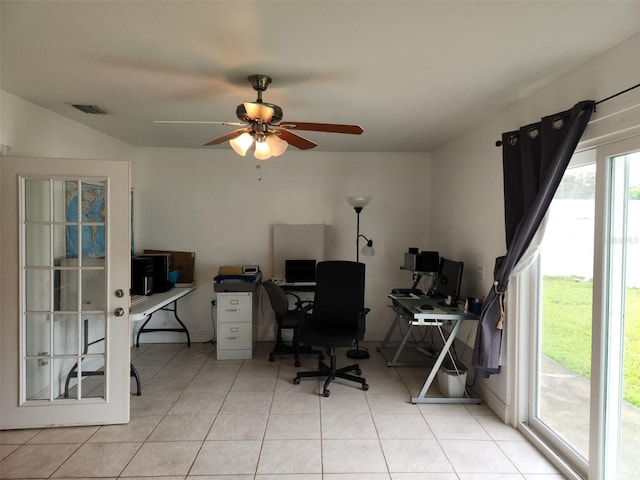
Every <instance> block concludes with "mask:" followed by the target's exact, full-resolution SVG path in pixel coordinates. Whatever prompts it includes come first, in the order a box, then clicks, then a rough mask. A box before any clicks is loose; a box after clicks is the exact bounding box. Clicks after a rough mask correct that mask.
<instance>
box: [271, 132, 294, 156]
mask: <svg viewBox="0 0 640 480" xmlns="http://www.w3.org/2000/svg"><path fill="white" fill-rule="evenodd" d="M267 144H268V145H269V147H270V148H271V153H272V154H273V156H274V157H279V156H280V155H282V154H283V153H284V152H285V150H286V149H287V147H288V146H289V144H288V143H287V142H285V141H284V140H282V139H281V138H280V136H279V135H276V134H275V133H272V134H270V135H269V136H267Z"/></svg>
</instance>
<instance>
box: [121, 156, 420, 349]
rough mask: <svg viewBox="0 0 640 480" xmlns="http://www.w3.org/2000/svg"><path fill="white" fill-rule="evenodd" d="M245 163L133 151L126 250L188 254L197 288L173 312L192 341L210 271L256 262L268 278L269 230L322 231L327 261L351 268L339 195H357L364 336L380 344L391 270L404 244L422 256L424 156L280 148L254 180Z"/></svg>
mask: <svg viewBox="0 0 640 480" xmlns="http://www.w3.org/2000/svg"><path fill="white" fill-rule="evenodd" d="M255 162H256V160H255V159H254V158H253V157H252V156H247V157H246V158H242V157H239V156H238V155H236V154H235V153H234V152H233V151H232V150H230V149H215V150H213V149H212V150H205V149H161V148H139V149H137V151H136V156H135V159H134V161H133V163H132V178H133V188H134V231H135V249H136V251H137V252H141V251H142V250H143V249H145V248H148V249H170V250H179V251H194V252H196V261H195V265H196V267H195V277H196V278H195V280H196V281H197V282H198V285H199V287H198V290H197V291H196V292H194V293H193V294H191V295H189V297H187V298H185V300H184V302H182V304H181V306H180V309H181V313H180V315H181V318H183V319H185V320H186V322H187V323H188V326H189V328H190V331H191V333H192V335H193V337H194V338H196V339H198V340H205V341H206V340H208V339H210V338H211V336H212V333H213V329H212V322H211V315H210V313H211V312H210V308H211V300H212V299H213V298H214V292H213V277H214V276H215V275H216V274H217V272H218V267H219V266H220V265H248V264H258V265H260V267H261V269H262V271H263V274H264V276H265V277H267V278H268V277H269V276H271V275H272V274H273V265H272V262H273V260H272V225H273V224H276V223H286V224H314V223H324V224H329V225H332V226H333V239H334V245H333V253H334V258H336V259H347V260H355V255H356V248H355V240H356V214H355V212H354V210H353V208H352V207H351V206H350V205H349V204H348V203H347V200H346V198H345V197H346V196H347V195H364V194H366V195H371V196H372V200H371V202H370V203H369V205H367V206H366V207H365V208H364V209H363V211H362V213H361V216H360V232H361V233H362V234H364V235H366V236H367V237H370V238H372V239H373V241H374V247H375V249H376V255H375V256H374V257H363V256H360V261H362V262H364V263H365V264H366V265H367V285H366V298H367V306H369V307H370V308H371V310H372V311H371V313H370V314H369V317H368V320H367V336H366V338H367V340H382V338H383V337H384V335H385V334H386V331H387V329H388V328H389V325H390V323H391V321H392V320H393V315H392V313H391V311H390V310H389V309H388V308H387V298H386V294H387V293H388V292H389V291H390V289H391V288H393V287H399V286H400V287H403V286H411V282H412V279H411V275H410V274H409V273H408V272H403V271H400V265H401V264H402V260H403V253H404V252H405V251H407V248H408V247H410V246H416V247H419V248H422V249H430V248H431V246H430V245H429V242H428V240H429V236H430V232H431V228H430V227H429V225H430V222H429V211H430V205H429V201H428V185H429V184H430V156H429V155H428V154H398V153H374V154H371V153H366V154H365V153H356V154H354V153H349V154H347V153H318V152H313V151H307V152H299V151H296V150H295V149H290V150H288V151H287V153H286V154H285V155H283V156H282V157H279V158H271V159H269V160H267V161H265V162H263V167H262V169H261V172H260V175H262V181H258V180H257V176H258V171H257V170H256V168H255ZM361 246H362V243H361ZM154 321H157V322H161V321H163V318H162V317H159V319H158V320H154ZM146 335H147V334H145V336H146ZM163 335H164V334H163ZM148 338H152V337H151V335H149V337H148ZM165 338H166V336H165ZM156 339H158V340H159V337H156Z"/></svg>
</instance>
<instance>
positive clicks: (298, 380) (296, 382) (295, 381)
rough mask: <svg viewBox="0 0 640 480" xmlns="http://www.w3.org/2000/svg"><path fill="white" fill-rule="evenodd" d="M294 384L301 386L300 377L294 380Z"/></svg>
mask: <svg viewBox="0 0 640 480" xmlns="http://www.w3.org/2000/svg"><path fill="white" fill-rule="evenodd" d="M293 384H294V385H300V379H299V378H298V377H296V378H294V379H293Z"/></svg>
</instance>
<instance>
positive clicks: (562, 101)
mask: <svg viewBox="0 0 640 480" xmlns="http://www.w3.org/2000/svg"><path fill="white" fill-rule="evenodd" d="M638 51H640V35H636V36H634V37H632V38H630V39H628V40H627V41H625V42H623V43H621V44H619V45H617V46H616V47H614V48H612V49H611V50H609V51H607V52H605V53H604V54H602V55H600V56H598V57H596V58H594V59H592V60H591V61H589V62H587V63H585V64H583V65H582V66H580V67H579V68H578V69H576V70H575V71H573V72H571V73H570V74H567V75H565V76H563V77H562V78H559V79H557V80H556V81H554V82H552V83H550V84H549V85H547V86H546V87H544V88H542V89H541V90H539V91H538V92H536V93H535V94H533V95H530V96H529V97H527V98H525V99H523V100H521V101H519V102H517V103H516V104H513V105H511V106H510V107H508V108H505V109H503V110H501V111H500V112H498V113H496V114H494V115H491V116H490V117H489V118H487V119H485V120H484V121H482V122H481V123H479V124H478V127H477V128H475V129H472V130H470V131H467V132H464V133H461V134H459V135H458V137H457V138H456V139H455V140H453V141H451V142H449V143H447V144H445V145H443V146H442V147H440V148H438V149H436V150H435V151H434V152H433V165H432V183H431V186H432V188H431V192H432V197H431V204H432V205H433V210H432V220H433V225H438V228H434V229H433V230H432V237H431V238H432V240H433V245H434V247H435V248H437V249H440V251H443V250H445V246H446V248H447V249H448V250H451V252H452V253H451V255H453V256H454V257H456V258H457V259H460V260H463V261H464V262H465V269H466V274H465V277H464V279H463V284H462V285H463V286H462V288H463V294H464V295H473V296H484V295H486V293H487V292H488V290H489V288H490V286H491V282H492V281H493V278H492V271H493V264H494V260H495V258H496V257H498V256H500V255H504V253H505V250H506V245H505V240H504V209H503V185H502V151H501V149H500V148H497V147H496V146H495V141H496V140H499V139H500V138H501V134H502V133H503V132H507V131H511V130H515V129H517V128H519V127H520V126H522V125H527V124H529V123H533V122H536V121H538V120H540V118H541V117H542V116H545V115H550V114H553V113H556V112H559V111H562V110H566V109H569V108H571V107H572V106H573V105H574V104H575V103H577V102H578V101H580V100H587V99H591V100H596V101H598V100H601V99H603V98H606V97H608V96H610V95H612V94H614V93H617V92H619V91H621V90H624V89H626V88H628V87H631V86H633V85H636V84H637V83H638V79H640V62H638V61H637V59H638V54H637V52H638ZM604 105H606V104H603V106H604ZM604 110H605V109H604V108H601V109H598V111H597V112H596V113H595V114H594V115H593V117H592V120H593V119H597V118H598V112H602V111H604ZM590 128H592V127H591V126H590V127H588V128H587V131H586V132H585V136H589V129H590ZM444 199H446V200H447V204H446V206H445V205H443V204H442V202H443V201H444ZM470 238H472V239H473V240H472V241H470V240H469V239H470ZM477 266H484V270H485V277H484V279H483V280H481V279H479V278H478V276H477V274H476V273H475V270H476V269H477V268H476V267H477ZM509 321H517V319H516V318H510V317H509V316H507V327H506V328H507V329H508V324H509ZM474 335H475V334H474ZM504 335H505V337H503V338H506V336H507V331H506V330H505V333H504ZM472 338H474V337H473V336H472ZM505 347H506V345H504V343H503V355H505V352H506V351H507V349H506V348H505ZM509 367H510V359H509V358H506V357H503V372H502V373H501V374H500V375H495V376H492V377H490V379H488V380H487V381H482V382H480V389H481V390H482V392H483V396H484V397H485V399H486V400H487V401H488V402H489V404H490V406H491V407H492V408H493V409H494V410H495V411H496V413H498V414H499V415H501V416H502V417H503V418H504V417H505V416H506V415H507V412H508V406H509V404H510V403H511V396H512V395H511V394H512V390H513V388H511V386H510V385H509V384H508V382H507V380H508V378H509Z"/></svg>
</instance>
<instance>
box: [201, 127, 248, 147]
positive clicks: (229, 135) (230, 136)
mask: <svg viewBox="0 0 640 480" xmlns="http://www.w3.org/2000/svg"><path fill="white" fill-rule="evenodd" d="M246 131H247V129H246V128H239V129H238V130H234V131H233V132H229V133H227V134H226V135H223V136H221V137H218V138H216V139H214V140H211V141H210V142H207V143H205V144H204V145H202V146H203V147H208V146H210V145H219V144H220V143H222V142H226V141H227V140H233V139H234V138H236V137H239V136H240V135H242V134H243V133H244V132H246Z"/></svg>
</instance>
